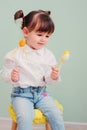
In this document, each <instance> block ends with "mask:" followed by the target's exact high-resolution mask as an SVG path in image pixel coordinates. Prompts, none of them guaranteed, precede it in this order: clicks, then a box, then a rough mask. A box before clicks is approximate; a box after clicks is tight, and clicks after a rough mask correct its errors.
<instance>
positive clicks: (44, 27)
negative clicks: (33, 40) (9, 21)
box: [14, 10, 55, 33]
mask: <svg viewBox="0 0 87 130" xmlns="http://www.w3.org/2000/svg"><path fill="white" fill-rule="evenodd" d="M50 14H51V12H50V11H43V10H37V11H31V12H30V13H29V14H27V15H26V16H24V13H23V11H22V10H19V11H17V12H16V13H15V14H14V20H17V19H19V18H22V19H23V21H22V25H21V29H23V28H24V27H27V28H28V29H29V31H32V30H34V29H36V31H39V32H48V33H53V32H54V28H55V27H54V23H53V21H52V19H51V17H50Z"/></svg>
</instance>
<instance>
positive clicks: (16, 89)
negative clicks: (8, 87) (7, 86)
mask: <svg viewBox="0 0 87 130" xmlns="http://www.w3.org/2000/svg"><path fill="white" fill-rule="evenodd" d="M45 88H46V86H42V87H41V86H38V87H34V86H29V87H27V88H21V87H20V86H18V87H14V88H13V93H28V92H33V91H35V92H41V91H42V90H45Z"/></svg>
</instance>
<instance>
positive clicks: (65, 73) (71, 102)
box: [0, 0, 87, 122]
mask: <svg viewBox="0 0 87 130" xmlns="http://www.w3.org/2000/svg"><path fill="white" fill-rule="evenodd" d="M19 9H22V10H24V13H25V15H26V14H27V13H28V12H30V11H31V10H36V9H43V10H51V16H52V18H53V20H54V23H55V26H56V30H55V33H54V34H53V36H52V38H51V39H50V41H49V44H48V48H49V49H51V50H52V51H53V53H54V54H55V56H56V58H57V59H58V60H59V58H60V56H61V55H62V53H63V51H65V50H70V52H71V55H70V59H69V60H68V61H67V62H66V63H65V64H64V65H63V66H62V69H61V79H62V81H61V82H60V83H59V85H58V86H49V88H48V89H49V91H50V92H51V93H53V95H54V97H55V98H56V99H58V100H59V101H60V102H61V103H62V104H63V106H64V121H73V122H87V57H86V56H87V0H0V46H1V47H0V66H3V62H4V60H3V59H4V56H5V54H6V53H7V52H8V51H9V50H11V49H13V48H15V47H17V44H18V41H19V40H20V38H22V37H23V36H22V33H21V30H20V28H19V26H18V25H16V24H15V23H14V20H13V15H14V13H15V12H16V11H17V10H19ZM11 88H12V86H11V85H9V84H7V83H4V82H3V81H2V80H0V117H9V114H8V111H7V107H8V105H9V103H10V93H11Z"/></svg>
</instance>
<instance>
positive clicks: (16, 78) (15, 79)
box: [11, 68, 19, 82]
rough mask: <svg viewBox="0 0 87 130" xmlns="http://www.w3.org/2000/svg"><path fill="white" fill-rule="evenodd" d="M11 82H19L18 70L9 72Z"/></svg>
mask: <svg viewBox="0 0 87 130" xmlns="http://www.w3.org/2000/svg"><path fill="white" fill-rule="evenodd" d="M11 80H12V81H13V82H18V81H19V69H18V68H14V69H13V70H12V72H11Z"/></svg>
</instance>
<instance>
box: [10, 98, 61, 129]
mask: <svg viewBox="0 0 87 130" xmlns="http://www.w3.org/2000/svg"><path fill="white" fill-rule="evenodd" d="M54 102H55V103H56V105H57V106H58V107H59V108H60V110H61V111H62V112H63V106H62V105H61V104H60V103H59V102H58V101H57V100H55V101H54ZM8 111H9V114H10V117H11V118H12V120H13V121H12V126H11V130H17V121H16V113H15V112H14V110H13V107H12V105H9V107H8ZM33 124H45V125H46V130H51V128H50V125H49V123H48V122H47V120H46V117H45V116H44V114H43V113H42V112H41V111H40V110H39V109H35V116H34V120H33Z"/></svg>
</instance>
